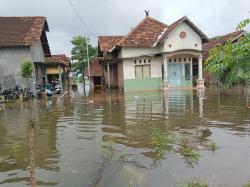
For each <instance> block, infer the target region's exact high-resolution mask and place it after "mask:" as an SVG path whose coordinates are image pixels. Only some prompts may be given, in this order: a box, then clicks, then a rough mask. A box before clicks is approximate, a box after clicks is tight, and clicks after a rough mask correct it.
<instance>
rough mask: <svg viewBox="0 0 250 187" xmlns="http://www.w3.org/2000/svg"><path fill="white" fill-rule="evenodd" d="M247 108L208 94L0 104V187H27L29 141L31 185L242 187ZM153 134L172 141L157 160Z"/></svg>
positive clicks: (248, 153)
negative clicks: (189, 151) (196, 186)
mask: <svg viewBox="0 0 250 187" xmlns="http://www.w3.org/2000/svg"><path fill="white" fill-rule="evenodd" d="M247 106H248V104H247V102H246V98H245V97H241V96H229V95H227V96H225V95H224V96H223V95H221V96H218V94H217V93H216V92H210V91H209V90H207V91H206V93H204V94H203V93H197V92H196V91H193V90H189V91H169V92H168V93H165V94H164V93H163V92H140V93H129V94H125V95H120V94H118V93H111V94H104V93H103V94H95V95H93V96H92V97H90V98H87V99H85V98H84V97H81V96H80V95H79V94H78V93H73V92H71V93H69V94H68V95H66V96H65V97H64V99H62V100H59V99H56V98H55V99H52V100H51V101H48V102H45V101H36V100H35V101H32V102H30V103H23V104H22V103H13V104H0V186H1V187H13V186H18V187H22V186H31V183H30V170H31V169H30V149H29V145H30V141H34V142H33V143H34V144H35V157H34V158H32V159H33V160H34V161H35V168H33V169H34V170H35V180H36V184H37V186H56V187H59V186H60V187H71V186H72V187H73V186H74V187H96V186H97V187H104V186H105V187H128V186H131V187H132V186H137V187H140V186H143V187H149V186H152V187H154V186H157V187H165V186H170V187H171V186H178V185H180V184H182V183H183V182H184V181H187V180H191V179H197V180H205V181H207V183H209V184H210V185H211V186H227V187H231V186H232V187H233V186H242V185H243V184H246V183H247V182H248V181H249V180H250V109H249V108H248V107H247ZM30 120H33V122H34V124H35V138H34V140H31V139H30V130H29V128H28V125H29V121H30ZM153 129H158V133H159V132H160V133H161V134H164V133H167V134H168V136H169V137H170V138H171V139H172V141H171V146H170V147H171V148H168V149H167V150H165V149H164V148H163V150H160V153H162V154H157V151H158V152H159V149H157V145H156V144H154V143H152V137H153V135H152V131H153ZM181 139H183V140H184V139H186V140H185V141H186V142H187V144H188V145H189V147H191V148H194V149H195V150H196V152H198V154H199V156H198V157H196V159H195V161H193V160H192V159H190V158H189V157H188V156H187V155H185V154H184V153H183V152H182V151H181V146H182V145H181V143H180V142H181V141H180V140H181ZM211 142H216V147H217V149H216V150H215V149H211V146H209V145H211Z"/></svg>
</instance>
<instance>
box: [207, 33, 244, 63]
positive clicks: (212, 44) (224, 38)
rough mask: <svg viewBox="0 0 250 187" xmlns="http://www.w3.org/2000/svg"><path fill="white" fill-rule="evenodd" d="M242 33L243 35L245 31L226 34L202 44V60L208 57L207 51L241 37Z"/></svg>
mask: <svg viewBox="0 0 250 187" xmlns="http://www.w3.org/2000/svg"><path fill="white" fill-rule="evenodd" d="M244 33H245V31H244V30H241V31H236V32H232V33H229V34H226V35H223V36H218V37H215V38H211V39H210V40H209V42H207V43H204V44H203V45H202V50H203V56H204V59H206V58H207V57H208V54H209V51H210V50H211V49H212V48H214V47H215V46H218V45H224V44H225V43H226V42H227V41H229V40H232V39H235V38H238V37H239V36H241V35H242V34H244Z"/></svg>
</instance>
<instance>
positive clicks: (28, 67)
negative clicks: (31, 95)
mask: <svg viewBox="0 0 250 187" xmlns="http://www.w3.org/2000/svg"><path fill="white" fill-rule="evenodd" d="M21 72H22V77H23V78H25V79H26V80H28V79H30V78H31V77H32V72H33V63H32V61H31V60H29V59H25V60H23V62H22V64H21Z"/></svg>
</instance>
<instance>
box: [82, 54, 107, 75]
mask: <svg viewBox="0 0 250 187" xmlns="http://www.w3.org/2000/svg"><path fill="white" fill-rule="evenodd" d="M85 75H87V76H89V71H88V69H86V71H85ZM90 76H91V77H93V76H103V67H102V65H101V64H99V59H98V58H94V59H93V60H92V61H91V63H90Z"/></svg>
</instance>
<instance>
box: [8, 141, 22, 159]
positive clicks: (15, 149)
mask: <svg viewBox="0 0 250 187" xmlns="http://www.w3.org/2000/svg"><path fill="white" fill-rule="evenodd" d="M10 155H11V157H12V158H14V159H15V160H18V159H20V158H21V145H19V144H18V143H14V144H12V145H11V150H10Z"/></svg>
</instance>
